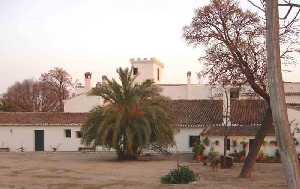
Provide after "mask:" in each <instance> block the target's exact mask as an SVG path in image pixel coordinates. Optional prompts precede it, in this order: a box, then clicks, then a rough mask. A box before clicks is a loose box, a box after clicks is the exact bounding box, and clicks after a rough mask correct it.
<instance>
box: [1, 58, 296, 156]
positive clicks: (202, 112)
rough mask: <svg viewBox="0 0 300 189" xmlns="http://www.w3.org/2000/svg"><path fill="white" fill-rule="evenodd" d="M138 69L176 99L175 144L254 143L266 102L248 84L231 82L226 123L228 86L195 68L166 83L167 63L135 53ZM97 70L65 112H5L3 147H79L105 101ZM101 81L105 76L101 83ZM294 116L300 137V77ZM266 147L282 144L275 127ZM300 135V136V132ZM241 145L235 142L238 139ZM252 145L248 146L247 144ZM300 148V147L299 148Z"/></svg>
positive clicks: (292, 100) (290, 89)
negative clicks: (194, 79) (203, 79)
mask: <svg viewBox="0 0 300 189" xmlns="http://www.w3.org/2000/svg"><path fill="white" fill-rule="evenodd" d="M130 63H131V67H132V68H133V74H135V75H136V76H137V80H136V81H137V82H142V81H144V80H145V79H152V80H153V81H155V83H156V85H159V86H160V87H161V88H162V92H161V93H162V95H164V96H167V97H169V98H171V99H172V102H171V106H172V107H171V109H172V111H173V113H174V114H175V115H176V116H175V124H174V127H175V129H176V134H175V142H176V147H175V148H174V150H176V151H177V152H183V153H186V152H191V151H192V145H193V143H194V141H195V140H199V138H203V137H202V136H200V135H201V134H204V135H206V136H207V137H208V138H209V140H210V144H209V148H207V150H206V151H207V152H208V151H209V149H210V148H211V147H213V148H214V150H216V151H218V152H220V153H222V152H223V146H224V145H223V144H224V134H225V132H226V134H227V135H228V136H229V137H228V142H227V143H228V144H229V145H228V146H227V149H228V151H230V152H233V151H235V150H240V149H241V145H240V144H241V143H242V142H243V143H245V142H246V143H248V144H251V143H253V140H252V139H253V138H254V135H255V133H256V131H257V130H258V129H259V127H260V125H261V123H262V119H263V117H264V114H265V110H266V106H265V104H264V102H263V101H262V100H261V99H260V98H259V97H258V96H257V95H255V94H254V93H253V91H252V90H251V88H250V87H249V86H247V85H245V86H243V87H241V88H240V89H237V88H232V89H230V88H226V91H227V92H228V94H230V95H229V96H230V99H229V101H228V104H229V109H230V111H228V112H229V114H230V115H229V120H227V121H228V126H229V127H226V129H225V127H224V115H225V113H226V112H225V108H224V107H225V106H224V105H225V104H227V99H226V98H225V95H224V91H225V89H223V88H221V87H211V86H210V85H208V84H192V83H191V72H188V73H187V82H186V83H183V84H163V83H161V79H162V77H163V73H164V70H163V69H164V65H163V63H161V62H160V61H159V60H158V59H155V58H150V59H140V58H138V59H130ZM91 79H92V73H90V72H86V73H85V85H84V86H81V85H79V86H78V87H77V90H76V91H75V94H74V95H73V96H72V98H70V99H68V100H65V101H64V104H65V106H64V111H65V112H64V113H0V148H3V149H5V148H6V149H8V148H9V150H11V151H17V150H18V149H20V148H21V149H24V150H25V151H53V150H57V151H77V150H78V149H79V148H80V147H82V145H81V144H80V132H79V131H80V127H81V125H82V124H83V123H84V121H85V120H86V118H87V116H88V112H89V111H90V110H91V109H93V108H94V107H96V106H99V105H103V101H102V99H101V98H100V97H98V96H89V95H88V92H89V91H90V89H91V88H92V86H91ZM98 85H101V82H100V83H98ZM285 92H286V101H287V105H288V115H289V120H290V121H293V124H292V127H293V128H292V131H293V132H294V134H295V139H296V140H298V141H300V134H298V132H299V131H300V129H297V123H300V108H299V107H300V83H285ZM268 135H269V136H268V137H267V138H266V144H265V145H264V146H263V149H264V151H265V152H266V153H268V154H274V153H275V149H276V147H274V146H273V145H271V143H270V141H274V140H275V137H274V132H271V133H268ZM298 135H299V136H298ZM236 143H237V144H238V145H235V144H236ZM247 149H248V148H247ZM298 150H299V152H300V147H299V149H298V147H297V151H298Z"/></svg>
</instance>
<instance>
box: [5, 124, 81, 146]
mask: <svg viewBox="0 0 300 189" xmlns="http://www.w3.org/2000/svg"><path fill="white" fill-rule="evenodd" d="M65 129H71V138H66V137H65ZM34 130H44V150H45V151H52V147H57V150H58V151H78V147H80V146H82V145H81V144H80V138H77V135H76V131H80V126H71V127H68V126H44V127H43V126H0V147H2V148H7V147H8V148H10V151H17V149H18V148H20V147H22V146H23V147H24V149H25V151H34V150H35V142H34Z"/></svg>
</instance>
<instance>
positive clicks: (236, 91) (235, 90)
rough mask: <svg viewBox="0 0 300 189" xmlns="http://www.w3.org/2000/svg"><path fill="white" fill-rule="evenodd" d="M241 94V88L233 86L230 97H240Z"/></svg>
mask: <svg viewBox="0 0 300 189" xmlns="http://www.w3.org/2000/svg"><path fill="white" fill-rule="evenodd" d="M239 95H240V89H239V88H231V89H230V98H233V99H238V98H239Z"/></svg>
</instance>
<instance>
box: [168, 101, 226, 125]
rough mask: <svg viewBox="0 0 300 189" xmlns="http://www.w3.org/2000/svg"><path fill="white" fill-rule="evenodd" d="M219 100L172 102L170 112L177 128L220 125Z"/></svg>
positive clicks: (220, 106) (220, 105)
mask: <svg viewBox="0 0 300 189" xmlns="http://www.w3.org/2000/svg"><path fill="white" fill-rule="evenodd" d="M222 107H223V105H222V101H221V100H172V102H171V111H172V114H173V116H174V118H175V123H176V126H177V127H203V126H209V125H219V124H222Z"/></svg>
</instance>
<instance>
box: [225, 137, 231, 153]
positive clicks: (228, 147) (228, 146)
mask: <svg viewBox="0 0 300 189" xmlns="http://www.w3.org/2000/svg"><path fill="white" fill-rule="evenodd" d="M226 144H227V145H226V150H228V151H230V139H227V141H226Z"/></svg>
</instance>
